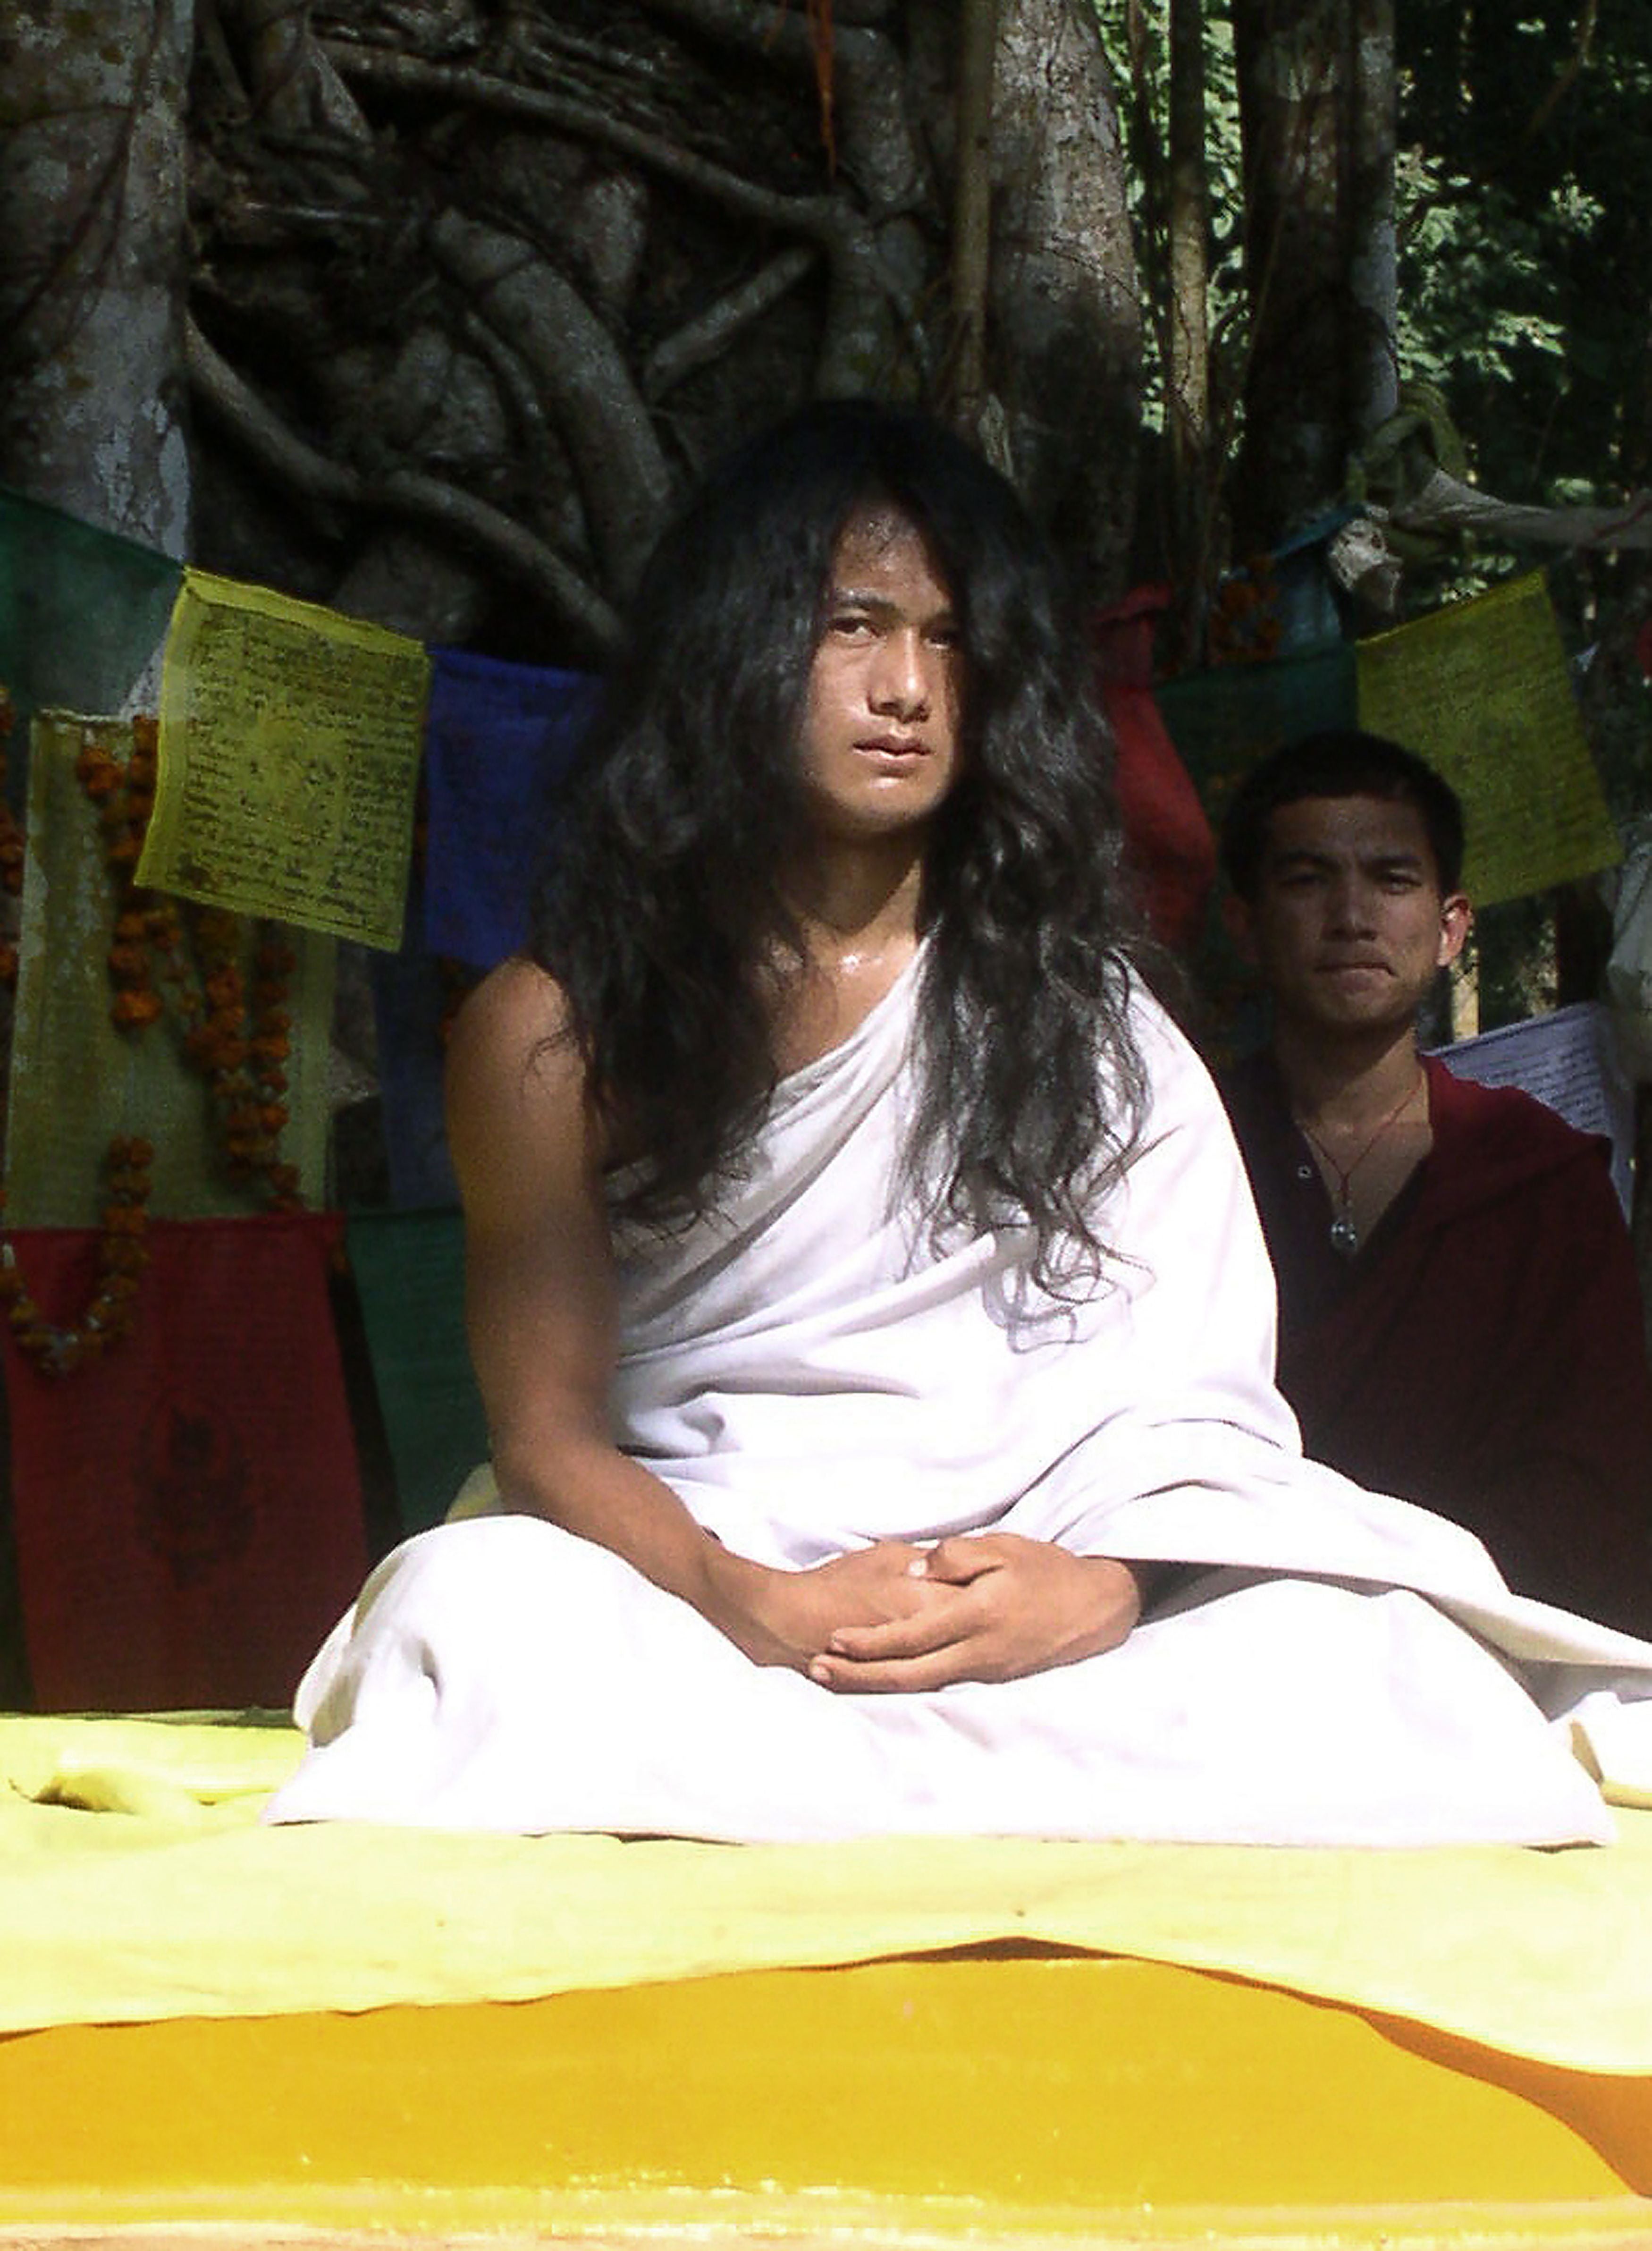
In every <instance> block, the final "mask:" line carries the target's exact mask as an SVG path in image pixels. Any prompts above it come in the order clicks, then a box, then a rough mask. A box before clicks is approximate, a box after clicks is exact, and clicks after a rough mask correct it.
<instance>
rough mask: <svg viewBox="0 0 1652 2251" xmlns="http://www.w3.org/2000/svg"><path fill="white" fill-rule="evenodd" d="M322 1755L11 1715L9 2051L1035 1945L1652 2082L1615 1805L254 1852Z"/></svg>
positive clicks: (118, 1723)
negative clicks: (1529, 1844)
mask: <svg viewBox="0 0 1652 2251" xmlns="http://www.w3.org/2000/svg"><path fill="white" fill-rule="evenodd" d="M298 1750H299V1739H298V1737H297V1736H296V1735H294V1733H293V1732H292V1731H291V1730H290V1729H288V1728H285V1727H283V1726H280V1725H269V1724H266V1725H245V1724H223V1723H213V1722H211V1721H206V1720H196V1721H190V1720H188V1719H183V1718H178V1719H149V1720H58V1719H0V1775H3V1777H4V1781H5V1787H4V1790H0V2031H6V2030H10V2031H21V2030H25V2029H29V2028H32V2027H38V2026H52V2025H73V2024H86V2023H133V2022H138V2021H142V2020H145V2019H165V2018H173V2017H181V2016H190V2017H211V2018H223V2017H232V2016H240V2017H245V2016H266V2015H273V2014H284V2013H291V2012H304V2011H315V2010H333V2011H358V2010H366V2009H372V2008H379V2007H384V2006H387V2005H392V2004H397V2003H409V2002H412V2003H420V2004H429V2003H438V2002H440V2003H449V2004H452V2003H468V2002H476V2001H516V2000H525V1999H529V1998H534V1997H537V1996H546V1995H551V1994H556V1993H568V1992H574V1991H591V1990H593V1989H598V1988H617V1987H623V1986H629V1985H636V1984H645V1983H650V1984H651V1983H662V1982H665V1981H672V1980H682V1979H689V1978H697V1977H708V1976H711V1975H714V1974H727V1973H732V1972H739V1971H747V1970H772V1969H779V1968H805V1967H811V1966H821V1965H826V1964H846V1963H855V1962H871V1961H874V1960H877V1959H879V1958H887V1957H895V1956H901V1955H913V1954H922V1953H932V1952H936V1951H939V1950H947V1949H957V1948H960V1947H971V1946H979V1945H983V1944H987V1943H994V1942H1002V1941H1013V1942H1017V1943H1023V1944H1024V1943H1029V1942H1031V1943H1041V1944H1043V1945H1045V1946H1048V1947H1054V1948H1061V1949H1065V1950H1072V1951H1075V1952H1080V1953H1096V1954H1106V1955H1123V1956H1133V1957H1140V1958H1142V1959H1145V1960H1149V1961H1157V1962H1162V1963H1165V1964H1181V1965H1184V1966H1187V1967H1192V1968H1195V1969H1199V1970H1214V1971H1218V1972H1221V1973H1224V1974H1227V1975H1229V1976H1235V1977H1244V1978H1247V1979H1250V1980H1253V1981H1255V1982H1258V1983H1261V1984H1268V1985H1275V1986H1279V1987H1283V1988H1287V1989H1291V1990H1294V1991H1297V1992H1300V1993H1303V1994H1307V1995H1311V1996H1316V1997H1318V1998H1323V1999H1327V2000H1333V2001H1338V2002H1342V2003H1345V2004H1348V2005H1351V2006H1353V2007H1356V2008H1358V2009H1360V2010H1363V2011H1365V2012H1375V2013H1377V2014H1379V2015H1381V2016H1384V2017H1389V2018H1395V2019H1410V2020H1412V2021H1414V2023H1416V2024H1419V2025H1421V2026H1432V2027H1435V2028H1437V2029H1438V2030H1440V2031H1441V2032H1444V2033H1450V2034H1453V2035H1455V2036H1457V2037H1459V2038H1461V2039H1463V2040H1469V2041H1473V2042H1476V2043H1478V2044H1480V2045H1482V2046H1483V2047H1488V2048H1492V2049H1497V2050H1502V2051H1503V2052H1505V2053H1507V2054H1510V2055H1513V2056H1520V2057H1526V2058H1531V2059H1534V2060H1538V2061H1545V2062H1548V2063H1552V2064H1557V2065H1560V2066H1563V2067H1567V2068H1570V2069H1573V2070H1576V2071H1581V2072H1590V2073H1596V2074H1599V2073H1618V2074H1652V1813H1639V1812H1634V1811H1624V1812H1622V1813H1621V1814H1620V1816H1619V1820H1620V1826H1621V1842H1620V1843H1619V1844H1618V1845H1616V1846H1612V1847H1609V1848H1607V1849H1603V1850H1590V1849H1582V1850H1576V1851H1568V1852H1559V1853H1538V1852H1531V1851H1524V1850H1518V1849H1514V1848H1503V1847H1473V1848H1465V1849H1461V1850H1430V1851H1425V1852H1363V1853H1361V1852H1349V1851H1323V1852H1322V1851H1312V1852H1310V1851H1302V1850H1273V1849H1267V1848H1261V1847H1255V1846H1248V1847H1237V1846H1131V1845H1094V1844H1059V1843H1042V1842H1037V1841H1028V1840H1023V1839H1006V1840H992V1839H964V1838H959V1839H921V1840H919V1839H911V1840H909V1839H887V1840H886V1839H868V1840H866V1841H864V1842H859V1843H852V1844H845V1845H836V1846H828V1847H819V1846H707V1845H694V1844H685V1843H681V1842H678V1841H674V1840H669V1839H661V1840H646V1841H642V1842H636V1843H625V1842H621V1841H619V1840H618V1839H612V1838H607V1837H550V1838H509V1837H487V1836H473V1835H445V1834H439V1833H432V1832H407V1831H396V1832H391V1831H387V1830H383V1829H375V1828H371V1827H366V1826H347V1825H337V1826H320V1827H315V1828H300V1829H277V1830H270V1829H265V1828H262V1827H260V1826H259V1825H258V1823H257V1818H256V1817H257V1811H258V1807H259V1803H260V1801H261V1799H262V1797H263V1796H264V1794H265V1793H266V1791H267V1790H270V1789H271V1788H273V1786H274V1784H275V1783H277V1782H278V1781H279V1780H280V1778H281V1777H283V1775H284V1774H285V1773H286V1772H287V1770H289V1769H290V1767H291V1765H292V1763H293V1762H294V1759H295V1758H296V1756H297V1755H298ZM91 1808H100V1809H105V1810H101V1811H90V1810H86V1809H91Z"/></svg>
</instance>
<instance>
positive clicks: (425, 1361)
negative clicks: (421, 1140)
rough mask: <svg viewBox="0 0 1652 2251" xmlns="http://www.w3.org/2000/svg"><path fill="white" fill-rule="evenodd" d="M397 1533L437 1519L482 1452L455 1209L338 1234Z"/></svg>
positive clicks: (377, 1218) (366, 1217)
mask: <svg viewBox="0 0 1652 2251" xmlns="http://www.w3.org/2000/svg"><path fill="white" fill-rule="evenodd" d="M345 1248H346V1250H347V1251H348V1253H349V1262H350V1269H351V1271H352V1272H353V1273H354V1275H355V1277H356V1295H357V1297H358V1298H359V1299H360V1301H361V1308H362V1320H363V1326H364V1328H365V1329H366V1332H367V1348H368V1356H369V1358H370V1361H371V1363H372V1370H373V1382H374V1387H375V1389H376V1390H377V1394H378V1403H379V1409H380V1412H381V1413H382V1415H383V1416H384V1430H385V1435H386V1437H387V1438H388V1440H389V1443H390V1451H391V1464H392V1465H393V1467H394V1471H395V1476H396V1493H397V1504H398V1506H399V1507H400V1511H401V1518H402V1526H403V1529H404V1531H406V1532H410V1533H411V1532H422V1531H423V1530H424V1529H425V1527H426V1526H427V1525H431V1524H435V1523H439V1521H440V1520H441V1519H442V1517H443V1516H445V1515H446V1513H447V1508H448V1506H449V1504H450V1503H451V1501H452V1500H453V1496H454V1494H455V1493H457V1492H458V1491H459V1488H460V1486H461V1485H462V1484H463V1483H464V1481H465V1479H466V1478H467V1476H468V1475H469V1474H470V1472H471V1471H472V1470H473V1469H474V1468H475V1467H476V1465H477V1464H478V1463H479V1462H480V1461H484V1460H485V1459H486V1458H487V1418H486V1417H485V1416H484V1415H483V1413H482V1405H481V1398H480V1394H479V1392H478V1391H477V1389H476V1379H475V1377H474V1375H473V1374H472V1372H471V1364H470V1353H469V1349H468V1347H467V1343H466V1339H465V1254H464V1239H463V1233H462V1227H461V1222H460V1216H459V1214H458V1212H457V1211H372V1212H356V1213H353V1214H352V1215H351V1217H350V1220H349V1229H348V1231H347V1233H346V1236H345Z"/></svg>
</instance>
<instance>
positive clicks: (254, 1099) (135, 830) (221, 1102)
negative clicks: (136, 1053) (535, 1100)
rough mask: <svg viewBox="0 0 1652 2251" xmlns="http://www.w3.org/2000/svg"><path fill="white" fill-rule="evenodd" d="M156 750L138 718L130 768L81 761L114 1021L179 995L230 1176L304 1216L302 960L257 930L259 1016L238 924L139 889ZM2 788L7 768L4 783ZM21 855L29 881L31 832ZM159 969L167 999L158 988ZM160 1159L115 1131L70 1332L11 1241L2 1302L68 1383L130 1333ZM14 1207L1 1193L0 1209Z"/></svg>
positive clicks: (105, 755) (0, 732)
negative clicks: (99, 876)
mask: <svg viewBox="0 0 1652 2251" xmlns="http://www.w3.org/2000/svg"><path fill="white" fill-rule="evenodd" d="M0 698H3V691H0ZM9 724H10V705H9V704H0V753H3V737H4V733H5V731H6V730H7V728H8V727H9ZM75 772H76V775H77V777H78V778H79V782H80V786H81V787H82V788H83V789H84V790H85V792H86V795H87V796H88V797H89V798H90V799H91V800H92V802H93V805H94V806H95V807H97V811H98V819H99V825H100V828H101V830H102V833H103V850H104V857H105V859H106V860H107V863H108V867H109V871H110V875H111V876H112V878H113V881H114V910H115V911H114V931H113V934H112V937H111V940H110V945H109V952H108V969H109V982H110V985H111V987H113V998H112V1000H111V1001H110V1004H109V1016H110V1021H111V1022H113V1023H114V1025H115V1026H116V1027H117V1029H120V1030H121V1031H122V1032H124V1033H127V1034H128V1035H135V1034H137V1033H139V1032H142V1031H143V1030H145V1029H147V1028H148V1027H149V1025H151V1024H153V1023H155V1022H157V1021H158V1020H159V1019H160V1018H161V1017H162V1015H165V1014H166V1011H167V998H168V996H169V997H170V999H171V1001H172V1002H173V1004H174V1006H175V1008H176V1012H177V1015H178V1016H179V1018H180V1020H181V1023H182V1044H183V1052H184V1054H185V1055H186V1056H187V1057H188V1058H189V1060H190V1062H191V1063H193V1064H194V1065H195V1066H196V1067H197V1070H200V1072H201V1074H202V1076H203V1077H204V1078H205V1080H206V1083H207V1088H208V1092H209V1096H210V1098H211V1103H212V1105H213V1109H214V1112H215V1114H216V1116H217V1119H218V1127H219V1132H220V1135H221V1139H222V1143H223V1147H224V1153H225V1169H226V1171H227V1172H228V1174H229V1177H230V1178H231V1180H232V1181H235V1182H236V1183H237V1184H238V1185H241V1186H245V1187H248V1188H253V1187H257V1188H260V1189H261V1191H262V1195H263V1200H264V1202H266V1204H267V1205H268V1206H269V1207H270V1208H271V1209H274V1210H277V1211H292V1210H296V1209H299V1208H300V1206H301V1202H302V1199H301V1196H300V1194H299V1174H298V1167H296V1166H295V1165H292V1164H289V1163H287V1162H285V1161H284V1160H283V1159H282V1157H281V1154H280V1139H281V1133H282V1131H283V1129H284V1128H285V1126H286V1125H287V1102H286V1094H287V1070H286V1065H287V1057H288V1056H289V1054H290V1051H291V1039H290V1034H291V1029H292V1017H291V1015H290V1013H289V1012H288V1009H287V980H288V979H289V978H290V977H291V975H292V973H293V970H294V966H295V962H296V957H295V955H294V952H293V949H292V948H291V946H290V945H287V942H286V941H285V939H284V938H281V936H280V933H279V932H278V931H277V930H276V929H275V928H274V927H273V925H261V926H260V927H259V930H258V931H257V932H256V934H255V936H254V938H253V942H252V968H253V984H252V1006H251V1010H250V1013H249V1010H248V1007H247V996H246V993H245V979H244V976H243V971H242V960H241V957H242V951H243V944H242V925H241V923H240V920H239V918H238V917H237V916H235V915H232V914H228V913H225V911H222V910H221V909H218V908H211V907H191V908H188V909H185V908H184V907H183V905H182V904H180V902H178V901H176V900H174V899H171V898H169V897H164V896H163V895H162V894H161V893H160V892H157V891H148V890H140V889H139V888H138V887H137V885H136V884H135V882H134V880H133V878H134V876H135V872H136V869H137V863H138V858H139V855H140V854H141V853H142V849H143V839H144V835H145V832H146V831H147V829H148V828H149V815H150V814H151V812H152V811H153V809H154V805H155V783H156V723H155V721H154V719H153V718H150V717H137V718H135V719H134V720H133V721H132V747H131V751H130V755H129V756H128V758H127V759H126V760H125V761H124V762H122V761H121V759H119V758H116V757H115V756H114V754H113V753H112V752H111V751H109V750H107V748H106V747H105V746H104V745H103V744H102V743H101V742H100V740H99V739H98V738H97V737H96V736H95V735H94V734H93V733H91V732H90V731H88V733H87V735H86V738H85V741H84V743H83V745H82V748H81V751H80V754H79V758H77V759H76V761H75ZM3 779H4V772H3V760H0V784H3ZM13 828H15V823H14V824H13ZM9 843H10V836H9V834H8V831H7V829H6V827H5V823H4V819H3V818H0V885H7V883H8V870H9V862H8V858H7V853H8V847H9ZM16 858H17V869H18V881H19V883H20V881H21V867H22V839H21V835H17V853H16ZM8 887H9V886H8ZM157 965H158V966H159V970H160V975H161V979H162V982H163V984H164V985H165V987H167V994H165V995H163V994H162V993H161V992H160V991H158V990H157V989H156V981H155V969H156V966H157ZM0 968H3V963H0ZM154 1161H155V1152H154V1149H153V1147H152V1146H151V1145H150V1144H149V1142H148V1141H145V1140H142V1139H135V1138H132V1137H130V1136H126V1135H117V1136H116V1137H115V1138H114V1139H113V1140H112V1141H111V1142H110V1144H109V1152H108V1156H107V1161H106V1165H105V1172H106V1175H107V1182H108V1198H107V1202H106V1203H105V1204H104V1207H103V1210H102V1215H101V1220H102V1226H101V1232H100V1238H99V1244H98V1268H97V1279H96V1282H95V1284H94V1285H93V1292H92V1296H91V1298H90V1299H88V1301H87V1304H86V1308H85V1310H84V1311H83V1312H82V1313H80V1315H79V1317H78V1319H75V1320H74V1321H73V1322H71V1323H69V1324H68V1325H67V1326H58V1325H57V1324H54V1323H53V1322H51V1321H49V1320H47V1319H46V1318H45V1315H44V1313H42V1312H41V1310H40V1308H39V1306H38V1305H37V1304H36V1303H35V1300H34V1299H33V1298H32V1297H31V1295H30V1292H29V1290H28V1287H27V1285H26V1284H25V1283H24V1278H23V1274H22V1271H21V1269H20V1268H19V1266H18V1264H17V1253H16V1250H15V1249H14V1247H13V1246H12V1244H11V1243H9V1242H6V1243H0V1303H4V1304H5V1305H6V1306H8V1307H9V1313H8V1318H9V1319H10V1324H11V1330H12V1334H13V1336H14V1337H15V1339H16V1340H17V1345H18V1347H19V1348H20V1349H21V1350H22V1351H24V1353H26V1354H28V1356H29V1357H30V1359H31V1360H32V1361H34V1363H35V1365H36V1366H37V1367H38V1368H41V1369H42V1370H43V1371H44V1372H45V1373H46V1374H48V1375H68V1374H69V1373H71V1372H72V1371H73V1369H74V1368H79V1367H81V1366H83V1365H84V1364H85V1363H86V1361H88V1360H90V1359H93V1358H95V1357H96V1356H97V1355H98V1354H100V1353H103V1352H106V1351H107V1350H108V1348H109V1347H110V1346H111V1345H113V1344H114V1343H115V1342H117V1341H118V1340H120V1339H121V1337H123V1336H125V1335H126V1334H127V1333H128V1331H129V1330H130V1328H131V1326H132V1324H133V1321H134V1319H135V1313H136V1299H137V1293H138V1286H139V1278H140V1277H141V1275H142V1271H143V1269H144V1268H145V1266H147V1265H148V1264H149V1245H148V1243H147V1241H146V1236H147V1232H148V1228H149V1193H150V1188H151V1185H152V1174H151V1169H150V1168H151V1167H152V1166H153V1164H154ZM3 1201H4V1197H3V1192H0V1204H3Z"/></svg>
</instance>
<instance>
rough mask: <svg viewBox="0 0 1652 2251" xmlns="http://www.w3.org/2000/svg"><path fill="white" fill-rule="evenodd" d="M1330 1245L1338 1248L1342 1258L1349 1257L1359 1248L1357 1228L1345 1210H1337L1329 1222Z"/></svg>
mask: <svg viewBox="0 0 1652 2251" xmlns="http://www.w3.org/2000/svg"><path fill="white" fill-rule="evenodd" d="M1358 1248H1359V1229H1358V1228H1357V1227H1356V1226H1355V1225H1354V1223H1353V1222H1352V1220H1351V1219H1350V1217H1349V1216H1348V1214H1347V1213H1346V1212H1345V1211H1339V1212H1338V1213H1337V1216H1336V1217H1335V1219H1333V1220H1332V1221H1331V1249H1332V1250H1340V1251H1341V1253H1342V1255H1343V1257H1344V1258H1351V1257H1353V1255H1354V1253H1355V1251H1356V1250H1358Z"/></svg>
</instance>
